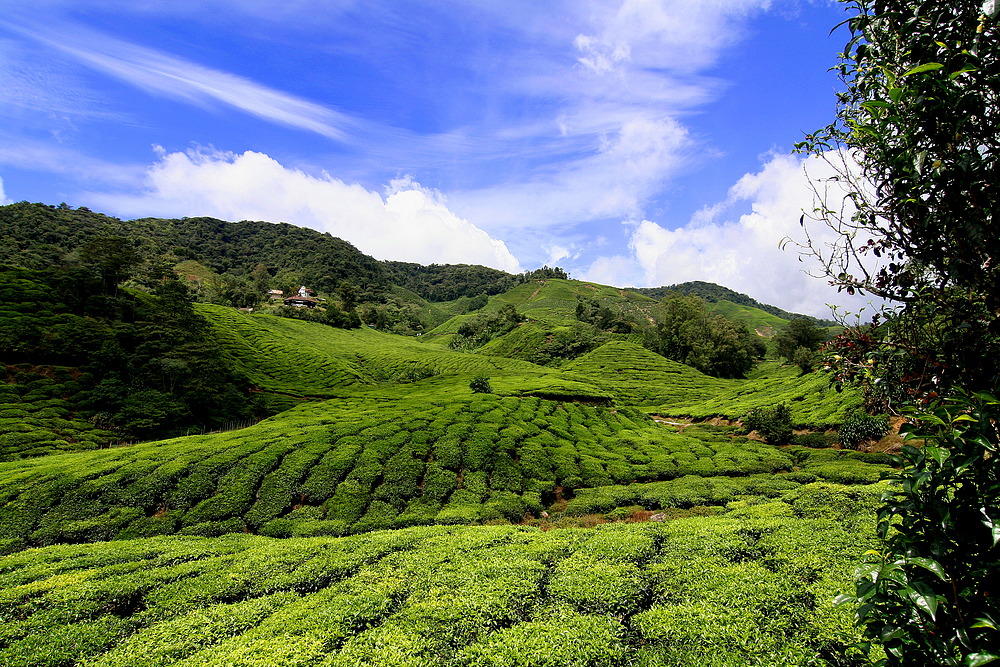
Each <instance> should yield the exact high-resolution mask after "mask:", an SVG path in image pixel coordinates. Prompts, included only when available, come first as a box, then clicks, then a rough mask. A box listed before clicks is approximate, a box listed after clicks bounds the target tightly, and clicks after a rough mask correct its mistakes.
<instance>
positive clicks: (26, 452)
mask: <svg viewBox="0 0 1000 667" xmlns="http://www.w3.org/2000/svg"><path fill="white" fill-rule="evenodd" d="M82 388H83V383H82V382H81V373H80V371H78V370H76V369H71V368H65V367H59V366H48V367H37V366H29V365H27V364H23V365H16V366H6V367H4V366H0V461H11V460H15V459H20V458H28V457H33V456H43V455H45V454H54V453H60V452H72V451H81V450H88V449H97V448H99V447H102V446H106V445H107V444H108V443H109V442H113V441H115V440H116V439H117V436H116V435H115V433H113V432H111V431H109V430H106V429H101V428H99V427H98V426H96V425H95V424H94V422H92V421H91V420H89V419H84V418H82V417H81V416H80V415H78V414H77V413H76V412H74V411H73V410H72V409H71V406H72V402H71V401H69V400H67V399H68V398H69V397H72V396H73V395H74V394H76V393H77V392H79V391H81V390H82Z"/></svg>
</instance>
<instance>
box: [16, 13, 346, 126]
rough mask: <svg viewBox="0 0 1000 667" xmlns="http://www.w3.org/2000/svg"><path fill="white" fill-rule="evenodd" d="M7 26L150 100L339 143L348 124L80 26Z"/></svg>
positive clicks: (284, 96) (322, 110)
mask: <svg viewBox="0 0 1000 667" xmlns="http://www.w3.org/2000/svg"><path fill="white" fill-rule="evenodd" d="M7 26H8V27H11V28H12V29H14V30H15V31H17V32H20V33H21V34H23V35H25V36H28V37H31V38H34V39H36V40H38V41H39V42H42V43H43V44H45V45H47V46H49V47H52V48H55V49H58V50H59V51H62V52H63V53H65V54H67V55H69V56H70V57H72V58H74V59H75V60H77V61H78V62H80V63H82V64H84V65H86V66H88V67H91V68H93V69H96V70H98V71H101V72H104V73H105V74H108V75H111V76H113V77H115V78H118V79H121V80H122V81H125V82H127V83H130V84H132V85H134V86H137V87H138V88H141V89H142V90H145V91H147V92H149V93H152V94H157V95H165V96H167V97H172V98H174V99H178V100H181V101H184V102H187V103H189V104H194V105H196V106H201V107H211V106H212V105H216V104H223V105H226V106H229V107H232V108H235V109H238V110H240V111H242V112H244V113H247V114H250V115H253V116H257V117H258V118H263V119H265V120H268V121H271V122H274V123H278V124H280V125H285V126H287V127H294V128H298V129H301V130H306V131H309V132H315V133H316V134H320V135H322V136H325V137H328V138H330V139H336V140H343V139H344V138H345V136H346V134H345V132H344V131H343V129H342V127H343V126H346V125H349V124H350V123H351V120H350V119H349V118H348V117H347V116H346V115H344V114H341V113H338V112H336V111H333V110H331V109H327V108H326V107H323V106H321V105H319V104H316V103H314V102H310V101H308V100H304V99H302V98H299V97H296V96H294V95H291V94H288V93H284V92H282V91H279V90H275V89H273V88H269V87H267V86H264V85H261V84H259V83H256V82H254V81H251V80H249V79H246V78H244V77H240V76H236V75H235V74H229V73H228V72H221V71H219V70H214V69H211V68H208V67H203V66H201V65H198V64H196V63H192V62H189V61H186V60H183V59H181V58H176V57H174V56H171V55H168V54H166V53H162V52H160V51H156V50H154V49H150V48H146V47H142V46H137V45H135V44H130V43H128V42H124V41H121V40H118V39H115V38H113V37H110V36H109V35H106V34H102V33H99V32H96V31H92V30H89V29H86V28H83V27H80V26H71V27H60V26H58V25H56V26H52V25H49V26H45V28H44V29H42V28H39V27H32V28H23V27H18V26H13V25H12V24H9V23H8V24H7ZM43 32H44V34H45V35H47V36H43V34H42V33H43Z"/></svg>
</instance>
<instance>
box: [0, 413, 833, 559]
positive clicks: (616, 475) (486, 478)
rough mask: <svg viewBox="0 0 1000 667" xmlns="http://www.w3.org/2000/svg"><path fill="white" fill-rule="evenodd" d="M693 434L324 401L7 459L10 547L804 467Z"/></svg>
mask: <svg viewBox="0 0 1000 667" xmlns="http://www.w3.org/2000/svg"><path fill="white" fill-rule="evenodd" d="M692 433H698V437H693V436H691V435H682V434H678V433H676V432H675V431H674V430H673V429H669V428H663V427H661V426H658V425H656V424H655V423H654V422H652V421H651V420H649V419H648V418H647V417H646V416H645V415H643V414H641V413H639V412H637V411H635V410H629V409H614V408H609V407H600V406H587V405H577V404H573V403H561V402H557V401H548V400H542V399H538V398H530V397H529V398H515V397H506V398H501V397H498V396H495V395H491V394H476V395H473V394H471V393H467V394H466V395H465V396H464V397H462V398H461V399H459V398H455V397H451V398H450V399H449V400H442V401H440V403H439V404H434V403H428V402H427V401H426V400H424V397H422V396H420V395H404V397H402V398H397V399H396V400H386V399H384V398H383V399H382V400H379V399H375V398H372V399H362V398H356V399H344V400H340V401H328V402H325V403H313V404H309V405H304V406H301V407H300V408H297V409H296V410H292V411H289V412H286V413H282V414H281V415H278V416H276V417H272V418H271V419H268V420H265V421H264V422H261V423H259V424H257V425H255V426H253V427H250V428H247V429H244V430H241V431H233V432H229V433H224V434H214V435H206V436H192V437H187V438H177V439H174V440H170V441H164V442H159V443H145V444H141V445H136V446H134V447H128V448H120V449H114V450H102V451H98V452H86V453H80V454H75V455H65V456H55V457H45V458H42V459H36V460H30V461H19V462H10V463H7V464H0V472H2V473H3V474H2V476H0V529H2V534H3V535H4V537H6V538H8V539H9V540H12V541H11V542H9V543H8V547H7V548H8V549H9V548H17V545H20V544H24V543H27V544H32V545H37V544H52V543H56V542H78V541H92V540H102V539H111V538H115V537H117V538H125V537H140V536H147V535H157V534H163V533H173V532H184V533H192V534H199V535H218V534H222V533H226V532H232V531H250V532H261V533H264V534H268V535H273V536H285V535H317V534H333V535H342V534H346V533H350V532H360V531H364V530H375V529H380V528H398V527H405V526H411V525H419V524H428V523H442V524H452V523H476V522H487V521H511V522H518V521H520V519H521V518H522V517H523V516H524V515H525V514H526V513H528V514H531V515H537V514H538V513H540V512H541V511H542V510H543V509H545V508H546V507H548V506H549V505H550V504H552V503H553V502H554V501H558V500H559V499H560V498H566V497H569V496H571V495H572V494H573V493H574V492H576V491H578V490H580V489H585V488H593V487H602V486H608V485H614V484H620V485H627V484H631V483H633V482H651V481H658V480H669V479H675V478H679V477H684V476H686V475H700V476H732V477H744V476H747V475H755V474H774V473H777V472H781V471H789V470H791V469H792V468H793V467H794V466H795V465H796V462H795V460H794V459H793V457H792V456H791V455H790V454H789V453H786V452H784V451H782V450H779V449H776V448H773V447H770V446H768V445H764V444H761V443H759V442H753V441H746V440H743V439H733V438H730V437H728V436H727V435H725V434H714V433H710V432H698V431H697V430H694V431H692ZM805 451H812V450H805ZM841 481H845V480H841Z"/></svg>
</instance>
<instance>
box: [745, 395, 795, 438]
mask: <svg viewBox="0 0 1000 667" xmlns="http://www.w3.org/2000/svg"><path fill="white" fill-rule="evenodd" d="M743 428H745V429H746V430H747V431H748V432H749V431H757V433H759V434H760V436H761V437H762V438H764V440H765V441H767V442H768V443H769V444H772V445H785V444H788V442H789V440H791V438H792V411H791V409H790V408H789V407H788V404H787V403H777V404H775V405H772V406H771V407H756V408H753V409H752V410H750V412H748V413H747V414H746V416H745V417H743Z"/></svg>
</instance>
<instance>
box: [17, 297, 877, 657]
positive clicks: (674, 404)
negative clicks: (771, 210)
mask: <svg viewBox="0 0 1000 667" xmlns="http://www.w3.org/2000/svg"><path fill="white" fill-rule="evenodd" d="M581 290H582V291H585V292H589V293H591V297H592V298H594V299H597V300H600V299H608V300H611V299H613V298H615V296H616V295H617V296H618V298H619V299H621V298H623V297H622V296H621V295H620V291H618V290H612V288H602V287H599V286H596V287H595V286H589V287H588V286H586V285H583V286H581V284H580V283H574V282H573V281H562V280H552V281H547V282H546V283H545V284H544V285H540V284H535V283H526V284H522V285H520V286H518V287H516V288H515V289H514V290H511V292H508V293H506V294H504V295H499V296H497V297H492V298H491V300H490V304H489V305H488V306H487V309H489V308H493V307H499V306H501V305H503V304H504V303H508V304H510V305H514V306H516V307H517V308H518V309H520V310H523V311H524V312H525V313H528V314H529V316H530V317H532V319H534V320H535V321H534V322H528V323H526V324H524V325H523V326H521V327H518V328H515V329H514V330H513V331H511V332H510V333H508V334H506V335H505V336H501V337H500V338H497V339H496V340H495V341H492V342H491V343H490V344H489V345H487V346H484V347H483V348H482V349H479V350H477V351H475V352H458V351H455V350H451V349H449V348H448V346H447V342H448V337H449V334H448V331H449V328H451V329H454V328H457V324H456V322H457V321H459V320H461V318H463V317H468V316H467V315H462V316H458V317H457V318H456V319H455V321H451V322H449V323H445V324H444V325H442V326H441V327H439V328H438V330H436V332H435V333H434V334H433V335H428V336H425V337H421V338H405V337H402V336H395V335H390V334H386V333H381V332H377V331H374V330H371V329H369V328H362V329H360V330H357V329H355V330H344V329H335V328H332V327H329V326H324V325H321V324H315V323H309V322H304V321H300V320H293V319H282V318H278V317H274V316H271V315H262V314H254V315H250V314H246V313H241V312H239V311H237V310H235V309H231V308H222V307H219V306H209V305H198V307H197V311H198V312H199V313H200V314H201V315H202V316H204V317H205V318H206V319H207V321H208V323H209V326H210V332H211V336H212V337H213V339H214V340H215V341H216V342H217V343H218V344H219V345H220V347H221V349H222V350H223V353H224V355H225V357H226V361H227V363H228V364H230V365H231V366H232V367H233V368H235V369H237V370H238V371H239V372H240V373H242V374H243V375H244V376H245V377H247V378H248V379H249V381H250V382H251V384H252V385H253V387H254V391H255V392H257V393H259V395H260V396H261V400H267V401H273V402H275V404H276V405H279V406H280V407H288V408H289V409H286V410H284V411H283V412H280V413H278V414H276V415H274V416H272V417H269V418H267V419H265V420H263V421H260V422H259V423H256V424H253V425H251V426H248V427H246V428H241V429H238V430H231V431H226V432H219V433H205V434H197V435H189V436H185V437H179V438H174V439H170V440H162V441H153V442H142V443H136V444H131V445H130V446H122V447H111V448H108V447H107V446H106V445H107V443H108V442H109V441H110V435H111V434H108V433H103V432H101V431H100V429H98V428H97V427H96V426H95V425H94V424H93V423H91V422H88V421H86V420H80V419H77V418H76V417H75V416H74V415H73V414H71V413H69V412H67V411H65V410H64V409H60V405H59V398H60V395H61V394H60V392H61V391H65V390H66V388H67V387H70V388H71V386H72V385H71V384H70V383H72V382H73V377H72V374H71V373H70V372H69V371H68V370H59V369H58V368H56V367H53V370H52V371H51V373H50V374H51V375H52V377H51V381H50V382H44V381H41V380H38V379H37V378H36V377H35V376H37V373H35V375H33V376H32V382H34V383H35V384H24V385H23V386H22V385H19V384H14V383H9V384H8V390H5V391H3V392H2V393H0V400H3V401H4V402H3V403H2V404H0V407H2V410H3V411H2V412H0V419H2V420H3V421H2V422H0V424H2V425H4V426H3V429H4V430H3V435H2V436H0V437H2V438H3V440H2V444H3V447H4V450H3V452H2V453H3V455H4V456H5V457H6V458H7V459H8V460H7V461H6V462H3V463H0V552H2V553H3V554H6V555H3V556H0V598H2V602H0V657H2V659H3V660H4V661H5V663H6V664H8V665H11V666H16V665H24V666H29V665H30V666H32V667H36V666H39V667H40V666H53V667H54V666H70V665H81V666H82V665H86V666H94V667H96V666H98V665H100V666H108V667H110V666H112V665H118V666H123V667H124V666H129V667H139V666H146V665H148V666H152V665H189V666H195V665H203V666H209V665H211V666H221V665H232V666H233V667H235V666H237V665H261V666H271V665H296V666H318V665H324V666H326V665H329V666H333V665H358V666H360V665H456V666H458V665H463V666H464V665H470V666H471V665H497V666H514V665H524V666H528V665H531V666H541V665H552V666H553V667H554V666H557V665H558V666H560V667H561V666H566V665H580V666H584V665H587V666H598V665H606V666H617V665H636V666H639V665H642V666H649V667H652V666H657V665H663V666H667V665H670V666H681V665H717V666H729V665H733V666H735V665H761V666H764V665H769V666H770V665H803V666H805V665H831V666H833V665H838V666H840V665H853V664H863V663H862V662H861V659H860V657H859V656H858V655H855V654H854V653H853V652H852V651H853V649H852V648H851V645H852V644H853V643H855V642H856V641H857V639H858V637H857V635H856V632H855V630H854V629H853V627H852V625H851V617H852V611H851V610H850V609H847V608H841V607H835V606H834V605H833V598H834V597H835V595H836V593H837V591H838V590H839V589H841V588H844V587H846V586H847V585H848V582H849V580H850V575H851V571H852V570H853V567H854V564H855V562H856V561H857V560H858V558H859V557H860V554H862V553H864V551H865V550H867V549H869V548H871V546H872V545H873V543H874V526H873V514H872V508H873V507H874V506H875V503H876V502H877V499H878V497H879V495H880V494H881V492H882V491H883V490H884V488H883V486H882V484H881V483H879V481H878V480H879V479H880V477H881V475H882V473H883V472H885V471H886V470H887V463H888V457H886V456H885V455H881V454H864V453H861V452H855V451H849V450H842V449H828V448H818V449H817V448H809V447H803V446H797V445H794V444H793V445H791V446H785V447H776V446H773V445H770V444H767V443H764V442H761V441H758V440H752V439H748V438H747V437H745V435H744V434H743V433H742V432H741V431H740V430H739V429H738V428H737V427H735V426H729V425H727V423H725V422H724V423H722V424H720V425H712V423H708V422H707V421H705V420H706V419H707V418H711V417H721V418H725V419H728V420H736V419H739V418H740V417H742V416H743V415H744V414H746V412H748V411H749V410H750V409H752V408H755V407H760V406H768V405H772V404H774V403H778V402H785V403H787V404H788V405H789V406H790V407H791V412H792V415H793V421H794V422H795V423H796V425H798V426H802V427H811V428H817V429H822V428H826V427H830V426H833V427H835V426H837V425H838V424H839V423H841V422H842V421H843V419H844V418H845V416H846V415H847V414H849V413H850V411H851V410H852V409H854V408H855V407H856V405H857V404H858V397H857V396H855V395H853V394H851V393H849V392H846V393H844V394H838V393H836V392H834V391H832V390H831V389H830V388H829V386H828V384H827V382H826V380H825V378H823V377H822V376H820V375H818V374H810V375H805V376H801V377H800V376H799V374H798V372H797V370H796V369H791V368H781V367H779V366H778V365H777V364H776V363H765V364H762V365H761V366H760V368H759V369H758V370H757V371H755V373H754V374H752V375H751V376H750V377H749V378H748V379H745V380H722V379H718V378H713V377H709V376H707V375H704V374H702V373H700V372H698V371H696V370H694V369H692V368H690V367H687V366H684V365H682V364H679V363H676V362H672V361H669V360H667V359H665V358H663V357H660V356H659V355H656V354H654V353H652V352H650V351H648V350H646V349H645V348H643V347H642V346H641V345H639V344H637V342H636V341H634V340H630V339H629V336H627V335H617V334H616V335H614V336H612V337H611V338H610V342H606V343H604V344H603V345H601V346H600V347H597V348H596V349H594V350H593V351H591V352H589V353H587V354H584V355H582V356H578V357H577V358H575V359H573V360H570V361H567V362H566V363H562V364H561V365H549V366H539V365H536V364H533V363H530V362H528V361H526V360H524V359H517V358H510V356H504V354H505V350H506V349H507V348H510V349H515V348H519V347H522V343H523V341H525V340H527V339H529V338H531V337H532V336H537V332H538V331H542V332H544V331H547V330H550V329H552V327H558V326H562V324H560V322H562V321H563V320H565V321H567V322H568V321H569V320H570V319H571V318H572V317H573V311H572V304H573V303H575V302H576V299H577V297H578V294H577V293H578V292H580V291H581ZM650 303H652V302H651V301H647V300H645V297H638V296H634V297H632V298H630V299H628V300H627V303H626V305H623V306H622V308H623V309H624V310H627V311H628V312H631V313H633V314H638V313H642V312H644V310H643V309H644V308H647V307H649V304H650ZM623 312H624V311H623ZM636 316H638V315H636ZM514 356H517V355H514ZM36 370H37V369H36ZM8 372H16V371H8ZM477 377H478V378H486V379H487V380H488V387H489V389H490V391H486V392H483V391H479V392H476V391H473V389H472V388H471V387H470V383H471V381H472V380H473V378H477ZM60 388H61V389H60ZM650 415H656V416H657V417H658V420H654V419H652V418H651V416H650ZM713 423H716V424H718V422H713ZM102 438H103V439H102ZM654 515H655V519H656V520H655V521H650V520H649V519H650V518H651V517H654Z"/></svg>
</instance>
